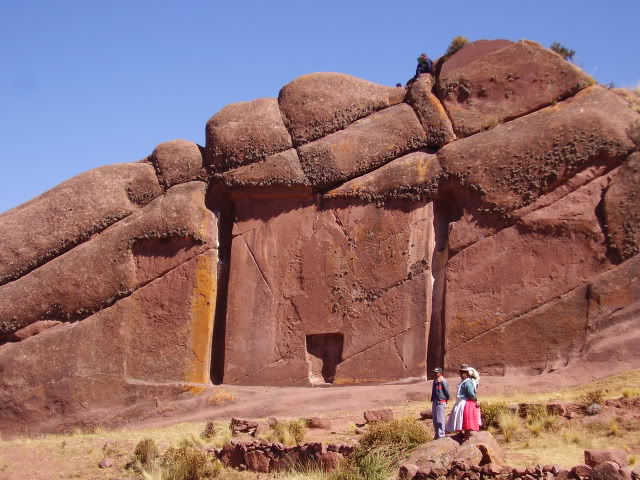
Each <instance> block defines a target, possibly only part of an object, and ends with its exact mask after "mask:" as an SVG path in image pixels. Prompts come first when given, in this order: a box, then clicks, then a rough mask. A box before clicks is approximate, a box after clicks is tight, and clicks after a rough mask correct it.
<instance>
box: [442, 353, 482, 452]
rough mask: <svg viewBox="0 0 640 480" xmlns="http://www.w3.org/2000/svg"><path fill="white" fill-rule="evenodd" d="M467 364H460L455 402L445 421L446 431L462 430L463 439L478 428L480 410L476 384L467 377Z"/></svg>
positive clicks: (467, 438) (467, 437) (466, 438)
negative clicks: (459, 380)
mask: <svg viewBox="0 0 640 480" xmlns="http://www.w3.org/2000/svg"><path fill="white" fill-rule="evenodd" d="M469 371H470V369H469V366H468V365H466V364H463V365H461V366H460V370H459V372H460V379H461V380H462V382H460V385H458V392H457V394H456V404H455V405H454V406H453V410H451V414H450V415H449V420H448V421H447V432H464V441H465V442H466V441H468V440H469V438H470V437H471V432H472V431H475V432H477V431H478V430H480V412H479V411H478V404H477V403H476V384H475V382H474V381H473V380H472V379H471V378H470V377H469Z"/></svg>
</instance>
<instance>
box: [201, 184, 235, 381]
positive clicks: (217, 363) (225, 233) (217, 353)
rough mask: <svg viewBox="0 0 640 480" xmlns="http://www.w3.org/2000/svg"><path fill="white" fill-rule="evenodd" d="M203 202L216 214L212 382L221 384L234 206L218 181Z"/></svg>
mask: <svg viewBox="0 0 640 480" xmlns="http://www.w3.org/2000/svg"><path fill="white" fill-rule="evenodd" d="M206 206H207V208H208V209H209V210H211V211H212V212H214V214H215V215H216V216H217V217H218V271H217V287H216V290H217V293H216V308H215V313H214V319H213V342H212V347H211V382H212V383H214V384H215V385H220V384H221V383H222V382H223V379H224V362H225V341H226V329H227V301H228V293H229V276H230V273H231V240H232V232H233V223H234V219H235V207H234V204H233V202H232V201H231V199H230V198H229V196H228V195H227V193H226V192H224V191H223V190H222V188H221V186H219V185H214V186H212V187H211V188H210V190H209V192H208V194H207V198H206Z"/></svg>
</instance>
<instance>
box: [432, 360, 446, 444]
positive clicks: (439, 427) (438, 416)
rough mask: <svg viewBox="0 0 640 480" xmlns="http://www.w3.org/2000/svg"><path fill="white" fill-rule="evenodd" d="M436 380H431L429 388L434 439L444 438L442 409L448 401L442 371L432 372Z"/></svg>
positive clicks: (435, 370)
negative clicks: (434, 432)
mask: <svg viewBox="0 0 640 480" xmlns="http://www.w3.org/2000/svg"><path fill="white" fill-rule="evenodd" d="M433 373H435V374H436V378H434V379H433V386H432V387H431V413H432V415H433V428H434V430H435V431H436V436H435V438H436V439H438V438H444V436H445V434H444V409H445V407H446V406H447V401H448V400H449V383H448V382H447V381H446V380H445V378H444V375H442V369H441V368H436V369H434V370H433Z"/></svg>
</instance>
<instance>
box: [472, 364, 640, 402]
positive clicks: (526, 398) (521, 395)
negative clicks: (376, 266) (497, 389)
mask: <svg viewBox="0 0 640 480" xmlns="http://www.w3.org/2000/svg"><path fill="white" fill-rule="evenodd" d="M597 389H601V390H602V391H603V392H604V399H605V400H607V399H611V398H620V396H621V395H622V394H623V391H625V390H628V391H629V392H630V394H631V392H635V391H636V390H640V370H630V371H628V372H623V373H619V374H617V375H612V376H610V377H606V378H601V379H599V380H595V381H593V382H591V383H589V384H585V385H581V386H579V387H572V388H566V389H562V390H556V391H549V392H540V393H532V392H524V391H521V390H518V389H517V388H513V389H510V390H509V393H505V394H500V395H483V396H482V401H487V402H505V403H507V404H515V403H541V404H542V403H545V404H546V403H552V402H575V403H577V402H578V401H579V399H580V398H581V396H583V395H585V394H586V393H587V392H590V391H592V390H597ZM632 396H633V395H632Z"/></svg>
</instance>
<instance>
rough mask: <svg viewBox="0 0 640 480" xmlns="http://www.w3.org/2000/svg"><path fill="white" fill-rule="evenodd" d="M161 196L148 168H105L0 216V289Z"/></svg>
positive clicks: (150, 167) (154, 176)
mask: <svg viewBox="0 0 640 480" xmlns="http://www.w3.org/2000/svg"><path fill="white" fill-rule="evenodd" d="M161 193H162V189H161V188H160V185H159V184H158V179H157V178H156V174H155V172H154V170H153V167H152V166H151V165H147V164H144V163H128V164H122V165H109V166H106V167H100V168H96V169H95V170H91V171H89V172H86V173H82V174H80V175H78V176H77V177H74V178H72V179H70V180H67V181H66V182H64V183H61V184H60V185H58V186H57V187H55V188H52V189H51V190H49V191H48V192H45V193H43V194H42V195H39V196H38V197H36V198H34V199H33V200H30V201H28V202H26V203H23V204H22V205H20V206H18V207H16V208H13V209H11V210H9V211H7V212H5V213H3V214H2V215H0V229H1V230H2V242H1V243H0V285H2V284H4V283H7V282H8V281H11V280H15V279H16V278H19V277H20V276H22V275H24V274H26V273H28V272H29V271H31V270H33V269H34V268H37V267H38V266H40V265H43V264H44V263H46V262H47V261H49V260H51V259H52V258H55V257H57V256H58V255H61V254H62V253H64V252H65V251H67V250H68V249H70V248H73V247H75V246H76V245H78V244H80V243H82V242H84V241H86V240H87V239H89V238H90V237H91V236H92V235H94V234H96V233H98V232H101V231H103V230H104V229H105V228H107V227H108V226H109V225H112V224H114V223H116V222H117V221H119V220H122V219H123V218H126V217H127V216H129V215H131V214H132V213H134V212H136V211H138V210H140V208H141V207H143V206H144V205H146V204H147V203H149V202H150V201H151V200H153V199H154V198H155V197H157V196H158V195H160V194H161Z"/></svg>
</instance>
